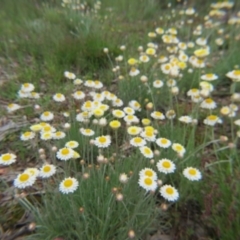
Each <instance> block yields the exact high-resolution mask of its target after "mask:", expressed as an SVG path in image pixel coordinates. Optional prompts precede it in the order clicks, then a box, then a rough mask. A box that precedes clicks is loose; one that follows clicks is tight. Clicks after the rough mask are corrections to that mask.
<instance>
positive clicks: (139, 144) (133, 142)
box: [130, 137, 147, 147]
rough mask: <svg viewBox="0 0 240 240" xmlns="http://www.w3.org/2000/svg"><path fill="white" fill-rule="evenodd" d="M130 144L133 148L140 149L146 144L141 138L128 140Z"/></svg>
mask: <svg viewBox="0 0 240 240" xmlns="http://www.w3.org/2000/svg"><path fill="white" fill-rule="evenodd" d="M130 144H131V145H132V146H134V147H142V146H145V145H146V144H147V142H146V141H145V140H144V139H143V138H141V137H134V138H132V139H131V140H130Z"/></svg>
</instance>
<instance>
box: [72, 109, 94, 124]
mask: <svg viewBox="0 0 240 240" xmlns="http://www.w3.org/2000/svg"><path fill="white" fill-rule="evenodd" d="M92 115H93V114H92V112H87V111H84V112H81V113H78V114H77V115H76V120H77V121H78V122H89V119H90V118H91V116H92Z"/></svg>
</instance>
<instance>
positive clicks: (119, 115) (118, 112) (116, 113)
mask: <svg viewBox="0 0 240 240" xmlns="http://www.w3.org/2000/svg"><path fill="white" fill-rule="evenodd" d="M112 115H113V116H114V117H116V118H123V117H125V115H126V114H125V113H124V112H123V111H122V110H118V109H116V110H113V111H112Z"/></svg>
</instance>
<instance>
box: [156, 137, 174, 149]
mask: <svg viewBox="0 0 240 240" xmlns="http://www.w3.org/2000/svg"><path fill="white" fill-rule="evenodd" d="M156 144H157V145H158V146H159V147H162V148H168V147H170V146H171V144H172V142H171V141H170V140H168V139H167V138H158V139H157V140H156Z"/></svg>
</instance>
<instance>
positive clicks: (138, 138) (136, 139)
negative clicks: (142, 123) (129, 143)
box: [134, 137, 142, 143]
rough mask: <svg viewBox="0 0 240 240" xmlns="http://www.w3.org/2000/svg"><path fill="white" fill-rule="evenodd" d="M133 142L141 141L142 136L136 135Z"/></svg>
mask: <svg viewBox="0 0 240 240" xmlns="http://www.w3.org/2000/svg"><path fill="white" fill-rule="evenodd" d="M134 142H135V143H141V142H142V138H140V137H136V138H134Z"/></svg>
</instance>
